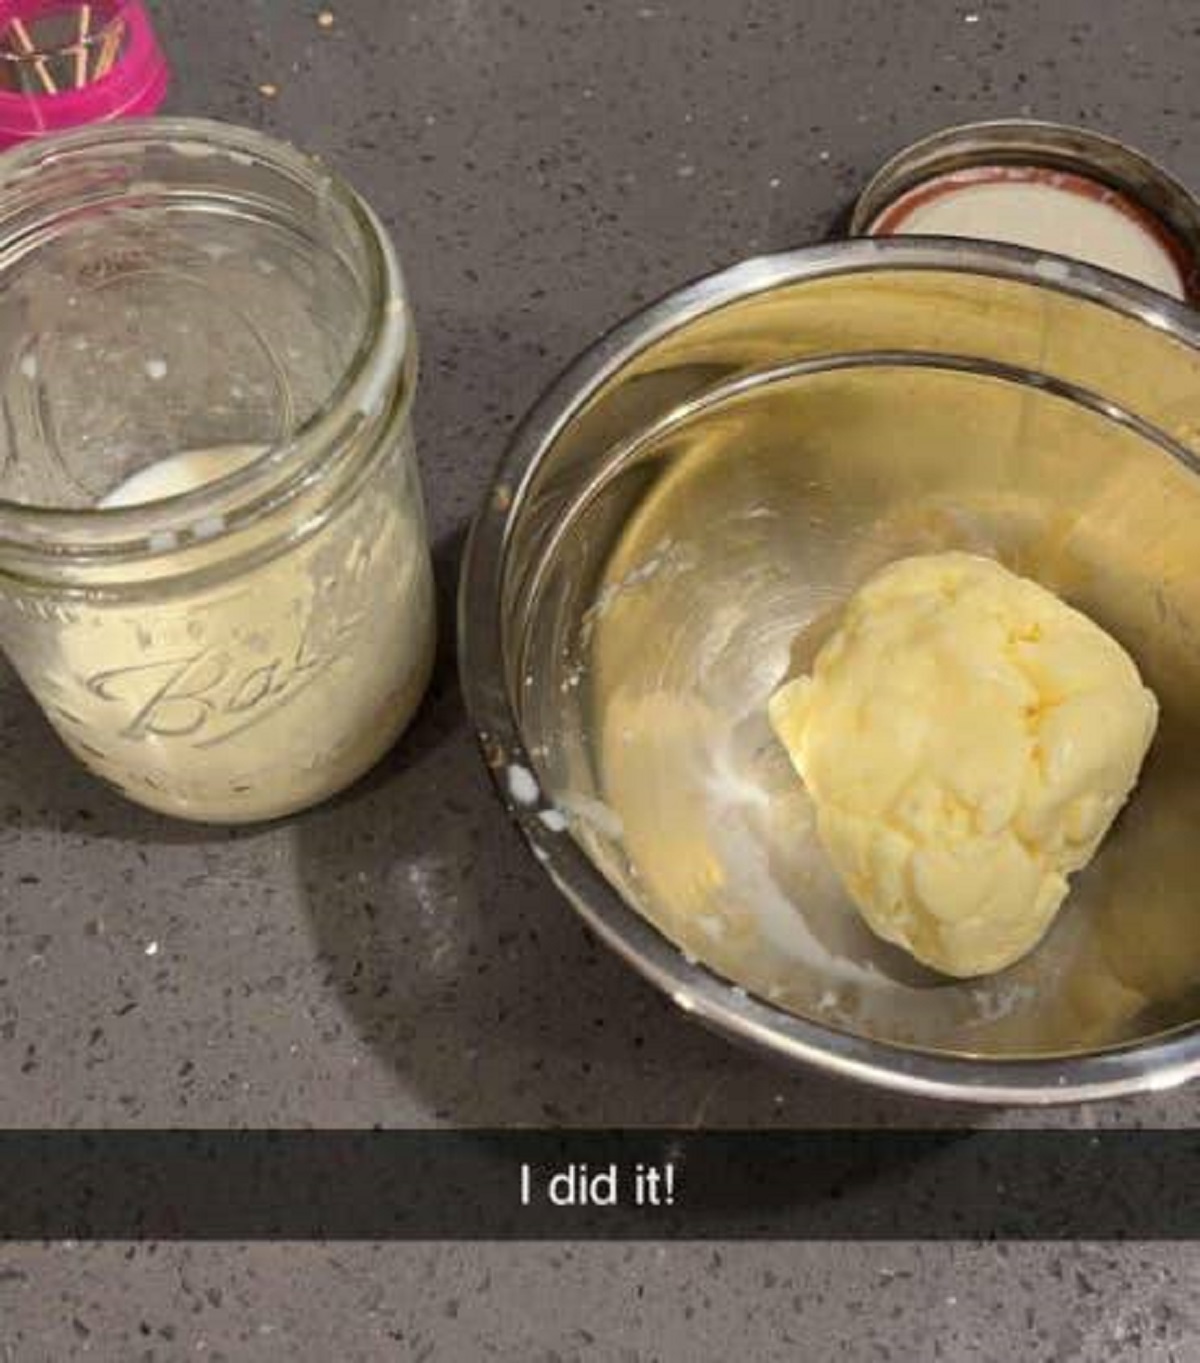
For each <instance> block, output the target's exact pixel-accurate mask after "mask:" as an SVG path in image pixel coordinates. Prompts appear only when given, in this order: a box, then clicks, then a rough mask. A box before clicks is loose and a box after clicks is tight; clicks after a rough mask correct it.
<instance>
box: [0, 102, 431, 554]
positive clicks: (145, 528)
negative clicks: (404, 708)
mask: <svg viewBox="0 0 1200 1363" xmlns="http://www.w3.org/2000/svg"><path fill="white" fill-rule="evenodd" d="M172 144H174V145H175V146H176V147H177V148H178V147H179V146H180V145H184V146H186V147H187V148H188V150H187V151H186V152H185V153H184V154H185V155H191V156H202V157H208V156H212V157H220V156H226V157H229V158H231V159H242V158H252V159H253V160H255V161H257V162H260V163H262V164H264V165H266V166H267V167H268V168H269V169H271V170H274V171H277V172H279V173H281V174H284V175H289V176H291V177H293V178H295V179H298V180H299V181H301V182H303V183H307V184H309V185H310V186H311V187H312V188H313V189H314V190H317V191H319V192H320V193H321V194H322V195H323V196H326V197H329V198H332V199H333V200H335V201H336V202H337V204H338V205H339V206H340V207H341V208H342V209H343V210H344V212H345V213H346V215H347V217H348V219H349V220H350V221H351V222H352V223H353V224H354V227H355V229H356V230H357V232H358V234H359V238H360V244H361V246H362V247H363V248H364V254H365V258H366V265H367V270H368V278H367V290H366V292H367V299H368V308H367V316H366V319H365V322H364V326H363V333H362V336H361V337H360V338H359V341H358V344H357V346H356V347H355V350H354V353H353V354H352V355H351V356H350V358H349V359H348V361H347V362H346V365H345V368H344V370H343V372H342V374H341V375H340V377H339V379H338V381H337V382H336V383H335V384H334V386H333V387H332V389H331V390H330V392H329V394H328V395H327V396H326V397H325V399H324V400H323V401H322V402H321V404H320V405H319V406H318V407H317V409H316V410H315V411H314V412H313V413H312V414H311V415H310V416H308V417H307V418H305V420H304V421H302V422H300V423H298V424H297V425H296V426H295V427H294V428H293V429H292V430H291V431H289V432H288V433H287V434H286V436H284V437H283V438H282V439H279V440H277V441H274V442H272V443H270V444H268V445H266V446H265V447H264V449H263V450H262V452H261V453H260V454H258V455H257V456H256V457H255V458H253V459H251V460H249V462H247V463H246V464H244V465H242V466H241V467H239V468H235V469H233V470H232V471H230V472H227V473H223V474H221V475H220V476H218V477H217V478H214V479H213V480H211V481H210V482H207V483H205V484H203V485H202V486H200V487H196V488H192V489H190V490H188V491H186V492H181V493H177V494H175V495H173V496H169V497H162V498H158V499H155V500H154V501H149V502H142V503H137V504H134V505H130V506H113V507H85V508H80V507H56V506H45V505H39V504H36V503H25V502H15V501H9V500H6V499H4V498H0V555H2V554H3V553H4V551H5V550H6V549H11V550H16V551H19V552H20V553H21V554H22V555H33V556H34V557H35V558H41V557H53V558H54V559H56V560H58V561H60V562H61V561H62V560H64V559H70V560H93V561H94V560H96V559H103V560H110V561H111V560H114V559H125V558H131V557H132V558H136V557H141V556H143V555H152V556H154V557H156V558H159V557H164V556H166V555H169V554H170V553H173V552H176V550H174V549H164V548H163V543H164V540H163V536H164V534H165V533H167V532H171V531H176V530H177V529H178V527H179V524H180V521H181V519H182V520H185V521H186V520H190V519H193V518H195V519H202V518H203V519H208V518H213V517H218V518H220V523H221V524H222V525H223V527H224V528H223V529H222V530H221V531H220V532H219V534H218V535H216V536H213V539H214V540H219V539H220V538H223V537H225V536H227V535H230V534H233V533H234V532H236V531H237V530H238V529H240V528H241V527H242V526H243V525H244V524H245V523H246V521H247V520H248V519H250V518H257V517H259V516H262V515H264V514H269V513H270V511H271V510H273V509H274V507H275V506H276V505H277V504H279V503H280V502H282V501H286V500H287V499H288V498H289V497H291V496H292V495H294V494H295V492H297V491H298V490H300V489H302V488H305V487H308V486H311V485H312V484H313V483H314V482H315V481H317V480H318V479H319V478H320V477H321V474H322V465H323V464H325V463H326V462H328V456H329V452H330V450H331V449H337V448H339V447H341V446H342V445H344V444H345V442H346V439H347V434H348V432H350V433H352V432H353V430H354V429H356V428H361V426H362V425H363V424H364V423H366V422H367V421H368V420H369V419H371V418H373V417H374V415H375V413H376V412H377V411H378V410H379V409H380V407H381V406H387V404H386V402H385V401H384V399H385V398H386V396H387V394H388V392H389V390H390V387H391V385H392V384H393V383H394V382H395V381H396V379H397V377H398V376H399V377H400V381H401V383H402V390H401V393H400V396H399V403H400V404H401V407H402V410H401V412H400V414H399V415H400V416H401V417H403V415H404V413H405V412H406V411H407V409H408V407H409V405H410V404H411V402H412V398H413V392H414V389H415V386H416V385H415V346H414V337H413V330H412V326H411V322H410V317H409V303H408V295H407V291H406V288H405V285H404V280H403V276H402V274H401V270H400V263H399V260H398V258H397V255H396V251H395V248H394V246H393V245H392V242H391V240H390V238H389V235H388V232H387V230H386V228H385V227H384V226H383V224H382V223H381V222H380V220H379V218H378V217H377V216H376V214H375V213H374V211H373V210H372V209H371V208H370V207H369V206H368V205H367V203H366V202H365V201H364V200H363V199H362V198H361V197H360V196H359V194H358V193H357V191H355V190H354V189H353V188H352V187H351V185H350V184H349V183H348V182H347V181H346V180H344V179H343V178H342V177H341V176H340V175H338V174H337V173H336V172H335V171H332V170H330V169H329V168H328V167H327V166H326V165H325V164H324V162H323V161H321V160H320V159H319V158H318V157H316V156H313V155H310V154H308V153H305V152H303V151H301V150H299V149H298V148H297V147H295V146H293V145H292V144H291V143H289V142H286V141H283V140H282V139H279V138H275V137H271V136H268V135H267V134H264V133H260V132H257V131H256V130H254V129H250V128H243V127H240V126H238V125H236V124H231V123H224V122H221V121H219V120H217V119H207V118H191V117H186V118H180V117H165V118H143V119H126V120H121V121H118V122H113V123H104V124H95V125H91V126H89V127H84V128H80V129H77V130H75V131H72V132H68V133H65V134H61V135H57V136H53V137H48V138H44V139H42V140H39V141H35V142H30V143H26V144H23V145H21V146H18V147H15V148H13V149H12V150H10V151H7V152H5V153H4V154H3V155H0V192H2V191H3V190H4V188H5V187H8V186H13V185H18V184H20V183H22V182H23V181H25V180H27V179H30V178H32V177H33V176H35V175H36V174H37V173H38V172H39V171H40V170H41V169H42V167H43V166H45V165H47V164H49V163H61V162H62V161H64V160H66V159H69V158H71V157H72V156H76V155H86V154H87V153H90V152H95V151H100V150H107V149H111V148H114V147H121V146H123V145H128V146H129V147H131V148H132V147H152V146H155V145H167V146H170V145H172Z"/></svg>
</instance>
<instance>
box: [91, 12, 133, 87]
mask: <svg viewBox="0 0 1200 1363" xmlns="http://www.w3.org/2000/svg"><path fill="white" fill-rule="evenodd" d="M124 36H125V20H124V19H114V20H113V22H112V26H111V27H110V28H109V30H108V32H107V33H106V34H105V35H104V42H103V43H102V44H101V46H100V55H99V57H97V58H96V69H95V70H94V71H93V72H92V79H93V80H99V79H100V77H101V76H107V75H108V73H109V72H110V71H111V70H112V67H113V63H114V62H115V61H116V60H117V52H118V50H119V49H120V46H121V39H122V38H124Z"/></svg>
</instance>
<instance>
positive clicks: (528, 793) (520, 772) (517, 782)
mask: <svg viewBox="0 0 1200 1363" xmlns="http://www.w3.org/2000/svg"><path fill="white" fill-rule="evenodd" d="M508 793H509V794H510V795H511V796H512V797H513V799H514V800H516V802H517V803H518V804H519V805H535V804H537V801H538V795H539V794H540V791H539V790H538V783H537V781H536V779H535V778H534V775H533V773H532V772H531V771H529V770H528V769H527V768H525V767H522V766H518V765H516V764H514V765H513V766H511V767H509V769H508Z"/></svg>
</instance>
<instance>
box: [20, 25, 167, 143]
mask: <svg viewBox="0 0 1200 1363" xmlns="http://www.w3.org/2000/svg"><path fill="white" fill-rule="evenodd" d="M0 80H2V82H3V85H4V87H5V88H2V89H0V147H10V146H13V145H14V144H15V143H17V142H24V141H28V140H29V139H30V138H35V137H41V136H44V135H45V134H46V133H53V132H59V131H61V130H63V129H65V128H74V127H77V126H79V125H80V124H82V123H97V122H104V121H106V120H110V119H115V118H129V117H136V116H139V115H149V114H152V113H154V112H155V111H156V110H157V109H158V108H159V106H160V105H161V104H162V102H163V99H164V97H165V95H166V93H167V86H168V84H169V81H170V69H169V67H168V66H167V62H166V58H165V57H164V56H163V54H162V50H161V49H160V48H159V45H158V40H157V39H156V37H155V35H154V29H153V26H152V25H151V23H150V17H149V15H148V14H147V13H146V9H145V6H144V5H143V4H142V3H141V0H107V2H106V3H95V4H91V5H81V4H77V3H73V2H72V3H64V0H0Z"/></svg>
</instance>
